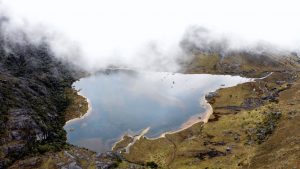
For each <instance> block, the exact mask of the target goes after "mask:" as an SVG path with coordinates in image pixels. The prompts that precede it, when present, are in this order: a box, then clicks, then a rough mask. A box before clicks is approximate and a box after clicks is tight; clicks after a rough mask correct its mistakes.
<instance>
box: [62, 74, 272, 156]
mask: <svg viewBox="0 0 300 169" xmlns="http://www.w3.org/2000/svg"><path fill="white" fill-rule="evenodd" d="M112 70H115V69H112ZM117 70H120V69H117ZM272 74H273V72H270V73H268V74H267V75H266V76H264V77H261V78H249V82H254V81H255V80H262V79H265V78H267V77H269V76H271V75H272ZM230 76H232V75H230ZM240 84H242V83H240ZM237 85H238V84H237ZM235 86H236V85H235ZM221 88H223V87H220V88H218V89H217V90H219V89H221ZM225 88H226V87H225ZM217 90H216V91H217ZM208 93H209V92H208ZM78 94H79V95H81V96H82V97H84V98H85V99H86V100H87V102H88V111H87V113H85V114H84V115H83V116H80V117H78V118H74V119H71V120H69V121H67V122H66V124H65V126H66V125H68V124H69V123H72V122H75V121H77V120H81V119H83V118H85V117H86V116H88V115H89V114H90V113H91V111H92V106H91V103H90V100H89V99H88V98H87V97H85V96H84V95H82V94H81V93H80V92H78ZM205 96H206V95H205ZM205 96H204V99H201V102H200V105H201V106H202V107H204V109H205V111H204V112H203V113H201V114H195V115H194V116H191V117H190V118H189V119H188V120H187V121H186V122H184V123H183V124H181V126H180V127H179V128H178V129H176V130H174V131H167V132H164V133H162V134H161V135H160V136H158V137H154V138H149V137H146V136H144V135H145V134H147V132H148V131H149V130H150V129H151V128H150V127H147V128H145V129H142V131H141V133H140V134H138V135H135V136H132V135H129V134H123V135H122V136H121V137H120V139H118V141H116V142H115V143H114V144H113V146H112V147H111V148H110V149H111V150H113V149H114V148H115V147H116V146H117V144H118V143H121V142H122V141H124V137H125V136H128V137H131V138H133V139H134V141H133V142H130V143H129V144H128V145H127V146H126V147H124V148H125V152H126V153H127V152H129V148H130V147H131V146H132V145H134V143H135V142H136V141H138V140H139V139H140V138H141V137H144V138H146V139H148V140H156V139H160V138H165V137H166V134H176V133H178V132H181V131H183V130H186V129H188V128H190V127H192V126H193V125H195V124H198V123H201V122H203V123H204V124H205V123H208V120H209V118H210V116H211V115H212V114H213V108H212V106H211V104H210V103H208V101H207V99H206V98H205Z"/></svg>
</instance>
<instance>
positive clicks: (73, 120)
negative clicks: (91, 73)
mask: <svg viewBox="0 0 300 169" xmlns="http://www.w3.org/2000/svg"><path fill="white" fill-rule="evenodd" d="M78 95H80V96H82V97H84V98H85V99H86V102H87V103H88V110H87V112H86V113H85V114H83V115H81V116H80V117H77V118H74V119H71V120H69V121H66V123H65V126H66V125H68V124H70V123H72V122H75V121H78V120H81V119H83V118H85V117H87V116H88V115H90V113H91V112H92V104H91V102H90V100H89V99H88V98H87V97H85V96H84V95H82V94H81V93H80V92H78Z"/></svg>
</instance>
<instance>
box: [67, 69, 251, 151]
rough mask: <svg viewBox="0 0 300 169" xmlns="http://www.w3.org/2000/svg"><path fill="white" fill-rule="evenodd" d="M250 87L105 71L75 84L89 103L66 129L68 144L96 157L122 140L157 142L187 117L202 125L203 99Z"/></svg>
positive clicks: (226, 80) (194, 77) (221, 79)
mask: <svg viewBox="0 0 300 169" xmlns="http://www.w3.org/2000/svg"><path fill="white" fill-rule="evenodd" d="M247 81H249V79H247V78H242V77H239V76H229V75H208V74H179V73H168V72H142V71H131V70H128V71H127V70H122V71H106V72H103V73H98V74H96V75H93V76H90V77H87V78H83V79H81V80H80V81H78V82H76V83H74V86H75V88H76V89H77V90H80V93H81V94H82V95H83V96H85V97H86V98H88V100H89V102H90V108H91V111H90V112H89V114H88V115H86V116H84V117H82V118H80V119H77V120H73V121H70V122H69V123H67V124H66V125H65V127H64V128H65V130H66V131H67V132H68V134H67V138H68V142H69V143H71V144H74V145H78V146H81V147H85V148H89V149H91V150H94V151H97V152H104V151H107V150H110V149H111V147H112V146H113V144H114V143H115V142H116V141H118V140H120V139H121V137H122V136H123V135H124V134H129V135H136V134H139V133H140V132H141V131H142V130H143V129H145V128H148V127H149V128H150V130H149V131H148V133H146V135H145V136H147V137H150V138H155V137H159V136H160V135H161V134H163V133H165V132H170V131H176V130H178V129H180V128H182V127H183V124H184V123H185V122H187V121H188V120H189V119H191V118H192V117H194V118H195V117H196V118H198V119H201V117H202V116H203V115H204V114H203V113H204V112H205V111H206V110H205V106H204V105H205V104H206V102H205V99H204V96H205V95H206V94H208V93H209V92H211V91H215V90H217V89H218V88H220V87H229V86H234V85H237V84H239V83H244V82H247Z"/></svg>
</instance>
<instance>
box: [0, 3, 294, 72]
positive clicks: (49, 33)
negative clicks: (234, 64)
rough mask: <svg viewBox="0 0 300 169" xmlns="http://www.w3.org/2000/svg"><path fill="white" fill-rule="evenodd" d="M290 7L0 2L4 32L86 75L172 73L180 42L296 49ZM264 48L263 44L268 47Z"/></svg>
mask: <svg viewBox="0 0 300 169" xmlns="http://www.w3.org/2000/svg"><path fill="white" fill-rule="evenodd" d="M298 7H299V2H298V1H297V0H278V1H260V0H251V1H240V0H226V1H218V0H209V1H208V0H151V1H147V0H126V1H118V0H109V1H105V0H26V1H24V0H2V1H0V14H2V15H4V16H6V17H8V18H9V19H10V21H9V22H8V23H6V24H4V26H3V27H5V30H7V31H8V32H12V34H11V37H12V39H15V40H18V36H19V35H17V34H16V33H15V32H14V30H16V29H20V30H23V31H25V32H26V33H27V34H28V35H29V37H30V38H31V40H32V41H33V42H35V43H38V42H39V41H40V40H45V39H46V41H48V42H49V43H50V44H51V47H52V49H53V51H54V52H55V54H56V56H58V57H62V58H65V59H69V60H70V61H73V62H74V63H76V64H77V65H79V66H82V67H84V68H85V69H87V70H95V69H99V68H106V67H108V66H111V65H114V66H120V67H130V68H136V69H148V70H149V69H150V70H160V71H177V70H178V69H179V66H178V64H177V61H178V59H182V58H185V55H186V53H185V52H184V50H183V49H182V46H180V42H181V41H182V40H185V39H189V41H190V42H192V43H194V44H195V46H197V47H200V48H201V49H202V48H209V47H210V46H211V45H217V46H221V48H222V50H225V51H226V50H228V49H240V48H243V49H245V48H246V49H251V50H256V47H260V50H261V49H262V48H261V47H262V46H265V48H263V50H269V49H270V46H272V47H273V48H272V49H271V50H273V49H275V48H276V50H278V48H281V49H284V50H298V49H299V42H300V34H299V30H300V22H298V20H299V16H300V10H299V9H298ZM269 43H270V44H271V45H270V44H269Z"/></svg>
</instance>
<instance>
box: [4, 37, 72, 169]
mask: <svg viewBox="0 0 300 169" xmlns="http://www.w3.org/2000/svg"><path fill="white" fill-rule="evenodd" d="M72 72H74V71H70V69H69V68H68V65H67V64H63V63H62V62H61V61H59V60H58V59H56V58H54V57H53V56H52V55H51V52H49V50H48V47H47V45H46V44H40V45H33V44H30V43H29V42H26V37H24V43H22V44H20V43H13V42H11V41H10V40H9V39H8V38H7V37H6V36H5V35H4V34H2V33H1V32H0V128H1V130H0V168H4V167H5V166H7V165H9V164H10V163H12V162H13V161H15V160H16V159H20V158H21V157H23V156H25V155H29V154H35V153H41V152H46V151H49V150H59V149H62V148H63V147H64V146H65V145H66V142H65V141H66V133H65V131H64V130H63V125H64V124H65V118H64V110H65V108H66V106H67V105H68V99H67V97H66V95H65V89H67V88H71V84H72V83H73V82H74V81H75V80H76V77H75V74H74V73H72Z"/></svg>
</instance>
